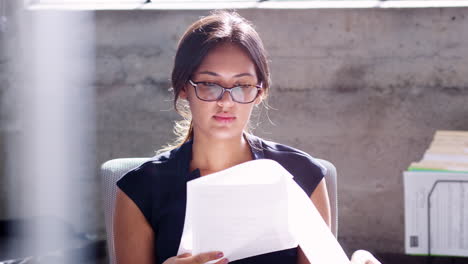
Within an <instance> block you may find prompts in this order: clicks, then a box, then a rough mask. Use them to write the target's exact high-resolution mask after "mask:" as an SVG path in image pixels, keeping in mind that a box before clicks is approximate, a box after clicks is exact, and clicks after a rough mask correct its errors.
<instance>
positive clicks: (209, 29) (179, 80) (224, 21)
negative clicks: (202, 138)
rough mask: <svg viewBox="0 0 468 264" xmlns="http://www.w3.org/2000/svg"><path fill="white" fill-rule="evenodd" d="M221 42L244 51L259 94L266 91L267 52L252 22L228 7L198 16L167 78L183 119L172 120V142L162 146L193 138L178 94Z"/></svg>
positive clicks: (178, 49)
mask: <svg viewBox="0 0 468 264" xmlns="http://www.w3.org/2000/svg"><path fill="white" fill-rule="evenodd" d="M222 43H233V44H236V45H238V46H239V47H241V48H243V49H244V50H245V51H246V52H247V54H248V55H249V56H250V58H251V59H252V61H253V63H254V65H255V69H256V74H257V78H258V82H259V83H262V87H263V94H262V96H263V98H266V96H267V95H268V91H269V88H270V70H269V67H268V62H267V55H266V51H265V48H264V47H263V43H262V40H261V39H260V36H259V35H258V33H257V32H256V31H255V29H254V28H253V26H252V24H251V23H250V22H249V21H247V20H246V19H245V18H243V17H241V16H240V15H239V14H237V13H236V12H232V11H230V12H229V11H214V12H212V13H211V14H210V15H209V16H206V17H203V18H201V19H199V20H198V21H196V22H195V23H193V24H192V25H191V26H190V27H189V28H188V29H187V31H185V33H184V35H183V36H182V38H181V39H180V41H179V45H178V48H177V53H176V56H175V60H174V68H173V70H172V77H171V81H172V88H173V91H174V108H175V110H176V111H177V112H178V113H179V114H180V115H182V116H183V117H184V120H183V121H179V122H176V125H175V127H174V132H175V133H176V135H177V136H178V138H177V140H176V142H175V144H174V145H173V146H168V147H166V148H165V149H166V150H167V149H171V148H174V147H178V146H180V145H182V144H183V143H185V142H187V141H188V140H190V139H191V138H193V126H192V121H191V116H190V111H189V109H188V107H187V105H186V104H185V105H184V104H182V103H179V101H178V99H179V94H180V92H181V91H182V90H183V89H184V88H185V86H186V84H187V82H188V80H189V79H190V78H191V75H192V74H193V72H195V71H196V70H197V68H198V67H199V66H200V64H201V63H202V61H203V59H204V58H205V56H206V55H207V54H208V53H209V52H210V51H211V50H212V49H213V48H214V47H216V46H217V45H219V44H222Z"/></svg>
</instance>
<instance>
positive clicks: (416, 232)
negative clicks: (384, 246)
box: [403, 130, 468, 257]
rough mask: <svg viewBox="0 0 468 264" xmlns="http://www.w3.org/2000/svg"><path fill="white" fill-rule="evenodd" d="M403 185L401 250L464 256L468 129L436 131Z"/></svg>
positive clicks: (467, 250) (467, 233)
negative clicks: (403, 209)
mask: <svg viewBox="0 0 468 264" xmlns="http://www.w3.org/2000/svg"><path fill="white" fill-rule="evenodd" d="M403 185H404V195H405V198H404V200H405V252H406V253H407V254H412V255H442V256H462V257H468V131H446V130H440V131H437V132H436V133H435V135H434V138H433V140H432V142H431V144H430V146H429V148H428V149H427V150H426V152H425V153H424V155H423V157H422V159H421V160H420V161H418V162H413V163H411V165H410V166H409V168H408V170H407V171H404V172H403Z"/></svg>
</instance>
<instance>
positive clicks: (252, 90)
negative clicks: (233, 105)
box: [231, 85, 258, 103]
mask: <svg viewBox="0 0 468 264" xmlns="http://www.w3.org/2000/svg"><path fill="white" fill-rule="evenodd" d="M257 93H258V90H257V87H255V86H251V85H243V86H237V87H234V88H233V89H232V93H231V95H232V97H233V99H234V101H237V102H240V103H249V102H252V101H253V100H254V99H255V97H257Z"/></svg>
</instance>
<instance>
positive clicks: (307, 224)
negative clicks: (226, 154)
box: [178, 159, 349, 264]
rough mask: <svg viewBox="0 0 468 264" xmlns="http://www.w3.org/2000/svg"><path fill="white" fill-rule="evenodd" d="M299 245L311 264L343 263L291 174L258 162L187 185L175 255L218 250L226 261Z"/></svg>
mask: <svg viewBox="0 0 468 264" xmlns="http://www.w3.org/2000/svg"><path fill="white" fill-rule="evenodd" d="M298 245H299V246H300V247H301V249H302V250H303V252H304V253H305V255H306V257H307V258H308V259H309V261H310V262H311V263H314V264H321V263H323V264H325V263H340V264H341V263H343V264H344V263H346V264H348V263H349V259H348V258H347V257H346V254H345V253H344V251H343V249H342V248H341V246H340V245H339V244H338V242H337V241H336V239H335V237H334V236H333V234H332V233H331V231H330V229H329V227H328V226H327V225H326V224H325V222H324V221H323V219H322V217H321V215H320V214H319V212H318V211H317V209H316V208H315V207H314V205H313V203H312V202H311V200H310V198H309V197H308V196H307V194H306V193H305V192H304V191H303V190H302V188H301V187H299V186H298V185H297V184H296V182H295V181H294V180H293V176H292V175H291V174H290V173H289V172H288V171H287V170H286V169H284V168H283V167H282V166H281V165H280V164H279V163H277V162H275V161H273V160H267V159H260V160H253V161H249V162H245V163H242V164H240V165H237V166H234V167H232V168H229V169H227V170H224V171H221V172H217V173H214V174H210V175H206V176H203V177H200V178H198V179H195V180H192V181H189V182H188V183H187V209H186V216H185V224H184V230H183V234H182V239H181V243H180V247H179V252H178V254H183V253H187V252H190V253H192V254H198V253H202V252H207V251H215V250H220V251H222V252H224V255H225V257H226V258H228V259H229V260H230V261H235V260H238V259H243V258H247V257H251V256H255V255H260V254H265V253H270V252H274V251H279V250H284V249H289V248H294V247H297V246H298Z"/></svg>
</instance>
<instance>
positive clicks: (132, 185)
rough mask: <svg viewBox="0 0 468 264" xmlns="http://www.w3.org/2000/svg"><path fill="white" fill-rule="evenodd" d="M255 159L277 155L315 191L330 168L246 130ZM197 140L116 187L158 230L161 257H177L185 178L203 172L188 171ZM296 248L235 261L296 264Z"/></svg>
mask: <svg viewBox="0 0 468 264" xmlns="http://www.w3.org/2000/svg"><path fill="white" fill-rule="evenodd" d="M245 137H246V139H247V142H248V143H249V145H250V148H251V151H252V157H253V159H272V160H275V161H277V162H278V163H279V164H281V165H282V166H283V167H284V168H285V169H286V170H288V171H289V173H291V174H292V175H293V176H294V180H295V181H296V182H297V184H298V185H299V186H301V187H302V189H303V190H304V191H305V192H306V193H307V194H308V195H309V196H310V195H311V194H312V192H313V191H314V190H315V188H316V187H317V185H318V184H319V182H320V181H321V180H322V178H323V177H324V175H325V172H326V169H325V167H323V166H322V165H320V164H319V163H318V162H317V161H316V160H315V159H314V158H313V157H311V156H310V155H308V154H306V153H304V152H302V151H300V150H297V149H294V148H292V147H289V146H286V145H282V144H278V143H274V142H271V141H266V140H263V139H260V138H258V137H256V136H253V135H249V134H245ZM191 159H192V141H188V142H186V143H185V144H183V145H182V146H181V147H179V148H177V149H174V150H172V151H170V152H169V151H168V152H165V153H162V154H160V155H157V156H155V157H153V158H151V159H149V160H148V161H147V162H145V163H143V164H142V165H140V166H139V167H137V168H135V169H132V170H131V171H129V172H128V173H126V174H125V175H124V176H122V178H121V179H120V180H119V181H118V182H117V186H118V187H119V188H120V189H121V190H122V191H123V192H124V193H125V194H126V195H127V196H128V197H130V199H131V200H133V202H135V204H136V205H137V206H138V208H139V209H140V210H141V212H142V213H143V215H144V216H145V218H146V220H147V221H148V223H149V224H150V225H151V227H152V228H153V231H154V233H155V243H156V247H155V255H156V256H157V259H156V262H157V263H163V262H164V261H166V259H168V258H170V257H173V256H176V254H177V251H178V249H179V243H180V239H181V237H182V231H183V226H184V220H185V206H186V195H187V193H186V192H187V190H186V186H187V185H186V183H187V182H188V181H190V180H193V179H195V178H198V177H200V171H199V170H198V169H196V170H194V171H192V172H189V166H190V161H191ZM296 262H297V248H292V249H286V250H281V251H276V252H271V253H267V254H262V255H258V256H253V257H249V258H245V259H240V260H237V261H233V262H230V263H233V264H250V263H255V264H263V263H264V264H275V263H278V264H296Z"/></svg>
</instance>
